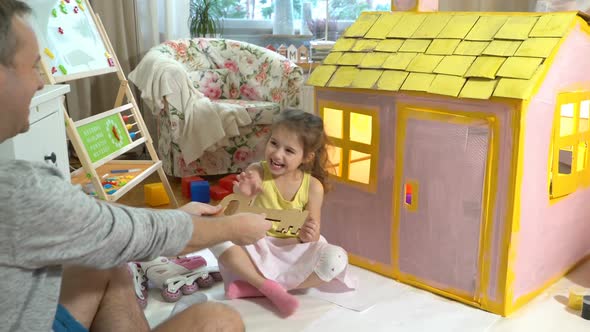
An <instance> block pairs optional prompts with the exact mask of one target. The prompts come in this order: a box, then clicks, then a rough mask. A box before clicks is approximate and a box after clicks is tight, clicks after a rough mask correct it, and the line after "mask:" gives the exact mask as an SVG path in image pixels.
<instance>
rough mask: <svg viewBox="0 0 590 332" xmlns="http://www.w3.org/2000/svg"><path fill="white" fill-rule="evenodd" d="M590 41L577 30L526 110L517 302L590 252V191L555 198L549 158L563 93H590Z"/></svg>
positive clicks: (516, 270) (560, 52) (517, 268)
mask: <svg viewBox="0 0 590 332" xmlns="http://www.w3.org/2000/svg"><path fill="white" fill-rule="evenodd" d="M589 54H590V37H588V35H587V34H586V33H584V32H582V31H581V29H580V28H579V27H576V28H575V29H574V31H572V33H571V34H570V36H569V37H568V38H567V40H566V41H565V42H564V43H563V45H562V46H561V49H560V50H559V53H558V55H557V57H556V60H555V62H554V63H553V66H552V67H551V69H550V70H549V72H548V74H547V76H546V80H545V82H544V83H543V84H542V86H541V88H540V90H539V92H538V93H537V95H536V96H535V97H534V98H533V99H532V101H531V103H530V106H529V109H528V110H527V112H526V119H525V120H526V128H525V136H524V144H525V149H524V159H523V162H524V172H523V178H522V183H521V205H520V208H521V210H520V212H521V213H520V230H519V232H518V233H517V234H515V235H514V238H515V239H516V241H517V242H516V245H517V247H516V248H517V251H516V258H515V262H514V264H513V266H512V267H513V269H514V273H515V275H516V278H515V283H514V300H516V299H517V298H519V297H521V296H523V295H526V294H528V293H530V292H533V291H535V290H537V289H539V288H540V287H542V286H543V285H544V284H545V283H546V282H547V281H549V280H550V279H551V278H555V277H558V276H560V274H562V273H564V272H565V271H566V269H568V268H570V267H571V266H572V265H573V264H575V263H576V262H578V261H579V260H580V259H581V258H582V257H584V256H585V255H587V254H589V253H590V203H589V202H590V190H589V189H588V188H583V189H581V190H580V189H578V191H576V192H575V193H572V194H570V195H569V196H567V197H566V198H564V199H561V200H560V201H558V202H555V203H554V204H550V200H549V191H548V188H549V184H548V172H549V170H548V160H549V146H550V142H551V139H552V136H551V135H552V128H553V115H554V111H555V99H556V93H557V92H558V91H565V90H566V88H567V87H568V86H572V85H576V84H583V85H584V86H585V89H587V90H590V56H589Z"/></svg>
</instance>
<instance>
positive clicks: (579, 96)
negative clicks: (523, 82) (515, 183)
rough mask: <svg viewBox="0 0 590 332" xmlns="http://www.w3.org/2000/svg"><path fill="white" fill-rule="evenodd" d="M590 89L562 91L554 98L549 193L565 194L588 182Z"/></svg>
mask: <svg viewBox="0 0 590 332" xmlns="http://www.w3.org/2000/svg"><path fill="white" fill-rule="evenodd" d="M589 115H590V92H568V93H561V94H559V95H558V97H557V105H556V110H555V125H554V133H553V143H552V152H551V170H550V186H549V194H550V196H551V197H552V198H558V197H561V196H565V195H567V194H570V193H572V192H574V191H576V189H577V188H579V187H581V186H583V185H586V184H588V183H590V181H589V180H590V172H589V170H588V145H589V143H590V126H589Z"/></svg>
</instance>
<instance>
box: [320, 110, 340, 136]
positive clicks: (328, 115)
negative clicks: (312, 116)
mask: <svg viewBox="0 0 590 332" xmlns="http://www.w3.org/2000/svg"><path fill="white" fill-rule="evenodd" d="M343 119H344V116H343V112H342V111H341V110H337V109H333V108H327V107H326V108H324V129H325V131H326V135H328V136H330V137H334V138H340V139H341V138H342V132H343V128H344V126H343Z"/></svg>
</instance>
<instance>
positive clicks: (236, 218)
mask: <svg viewBox="0 0 590 332" xmlns="http://www.w3.org/2000/svg"><path fill="white" fill-rule="evenodd" d="M180 209H181V210H183V211H185V212H188V213H189V214H191V215H192V216H193V217H192V218H193V220H192V221H193V228H194V232H193V235H192V237H191V239H190V240H189V242H188V244H187V246H186V247H185V248H184V250H183V251H182V253H183V254H185V253H190V252H194V251H197V250H201V249H204V248H209V247H211V246H213V245H215V244H218V243H221V242H225V241H232V242H233V243H235V244H238V245H246V244H251V243H254V242H256V241H257V240H258V239H261V238H263V237H264V236H265V235H266V231H267V230H269V229H270V227H271V226H272V224H271V222H270V221H268V220H266V219H265V216H264V215H263V214H253V213H238V214H234V215H231V216H220V214H221V213H222V206H220V205H217V206H211V205H208V204H203V203H196V202H191V203H188V204H186V205H184V206H183V207H181V208H180ZM207 215H208V216H210V217H203V216H207ZM211 216H213V217H211Z"/></svg>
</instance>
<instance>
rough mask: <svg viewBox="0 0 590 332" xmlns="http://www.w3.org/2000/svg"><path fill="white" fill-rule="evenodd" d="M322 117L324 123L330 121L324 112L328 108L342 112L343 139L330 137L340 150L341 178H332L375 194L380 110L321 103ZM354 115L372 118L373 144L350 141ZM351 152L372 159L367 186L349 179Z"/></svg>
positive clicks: (352, 105)
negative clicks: (352, 116)
mask: <svg viewBox="0 0 590 332" xmlns="http://www.w3.org/2000/svg"><path fill="white" fill-rule="evenodd" d="M318 104H319V105H318V106H319V110H320V116H321V117H322V119H324V121H328V120H327V119H326V118H325V117H324V110H325V109H326V108H330V109H335V110H339V111H342V117H343V119H342V134H341V137H340V138H338V137H334V136H330V135H328V138H329V140H330V144H331V145H333V146H334V147H337V148H340V149H341V150H340V151H341V155H340V165H338V166H339V167H340V176H337V175H334V174H331V173H330V177H331V178H332V179H334V180H336V181H338V182H343V183H347V184H350V185H352V186H354V187H356V188H359V189H362V190H364V191H368V192H371V193H375V192H376V191H377V165H378V160H379V159H378V157H379V156H378V154H379V109H378V108H376V107H366V106H361V105H355V104H347V103H337V102H328V101H319V103H318ZM352 113H357V114H361V115H367V116H370V117H371V143H370V144H365V143H360V142H355V141H352V140H351V139H350V131H351V123H350V117H351V114H352ZM351 151H358V152H360V153H364V154H368V155H370V158H371V165H370V168H369V181H368V182H369V183H368V184H365V183H362V182H357V181H353V180H350V179H349V173H350V164H351V162H352V161H351V160H350V159H351Z"/></svg>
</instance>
